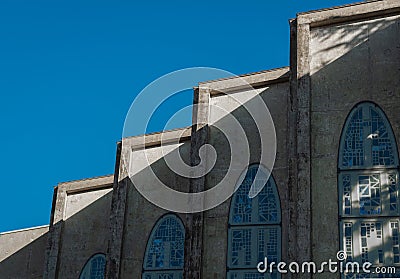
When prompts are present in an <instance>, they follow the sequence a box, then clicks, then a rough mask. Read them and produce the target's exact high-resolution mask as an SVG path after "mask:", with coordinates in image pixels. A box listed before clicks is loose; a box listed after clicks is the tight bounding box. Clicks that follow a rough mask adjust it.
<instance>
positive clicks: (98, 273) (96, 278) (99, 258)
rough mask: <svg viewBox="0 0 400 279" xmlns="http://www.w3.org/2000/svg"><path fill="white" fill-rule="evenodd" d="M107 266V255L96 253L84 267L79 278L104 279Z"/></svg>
mask: <svg viewBox="0 0 400 279" xmlns="http://www.w3.org/2000/svg"><path fill="white" fill-rule="evenodd" d="M105 267H106V255H104V254H101V253H99V254H95V255H94V256H92V257H91V258H90V259H89V260H88V261H87V263H86V264H85V266H84V267H83V269H82V272H81V275H80V276H79V279H103V278H104V272H105Z"/></svg>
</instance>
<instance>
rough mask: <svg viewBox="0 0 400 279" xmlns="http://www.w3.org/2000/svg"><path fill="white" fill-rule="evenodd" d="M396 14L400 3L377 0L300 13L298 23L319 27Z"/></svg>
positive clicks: (395, 0) (398, 11)
mask: <svg viewBox="0 0 400 279" xmlns="http://www.w3.org/2000/svg"><path fill="white" fill-rule="evenodd" d="M394 14H400V1H398V0H376V1H369V2H359V3H354V4H350V5H345V6H338V7H332V8H328V9H321V10H315V11H309V12H304V13H299V14H297V23H298V24H299V25H301V24H309V25H310V26H311V27H319V26H324V25H331V24H338V23H341V22H349V21H357V20H362V19H365V18H373V17H381V16H385V15H394Z"/></svg>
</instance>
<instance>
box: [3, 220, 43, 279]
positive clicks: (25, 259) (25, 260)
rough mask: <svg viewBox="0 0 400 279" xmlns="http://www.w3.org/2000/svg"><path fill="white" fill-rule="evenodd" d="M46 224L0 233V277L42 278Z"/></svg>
mask: <svg viewBox="0 0 400 279" xmlns="http://www.w3.org/2000/svg"><path fill="white" fill-rule="evenodd" d="M48 230H49V227H48V226H43V227H37V228H30V229H25V230H19V231H13V232H6V233H0V247H1V249H0V277H1V278H7V279H19V278H27V279H28V278H32V279H33V278H42V276H43V268H44V259H45V258H44V256H45V250H46V245H47V232H48Z"/></svg>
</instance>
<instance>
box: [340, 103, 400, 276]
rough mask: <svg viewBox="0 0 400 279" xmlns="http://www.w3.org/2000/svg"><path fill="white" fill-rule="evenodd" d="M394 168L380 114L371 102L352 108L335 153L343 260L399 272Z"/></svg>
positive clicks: (389, 130) (388, 135) (389, 138)
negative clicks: (337, 164)
mask: <svg viewBox="0 0 400 279" xmlns="http://www.w3.org/2000/svg"><path fill="white" fill-rule="evenodd" d="M398 166H399V164H398V153H397V146H396V142H395V140H394V135H393V131H392V128H391V126H390V124H389V121H388V120H387V118H386V116H385V114H384V113H383V111H382V110H381V109H380V108H379V107H378V106H376V105H375V104H373V103H370V102H365V103H361V104H359V105H357V106H356V107H355V108H354V109H353V110H352V111H351V113H350V115H349V116H348V118H347V121H346V124H345V127H344V130H343V133H342V138H341V141H340V150H339V166H338V169H339V175H338V183H339V213H340V219H341V222H340V223H341V224H340V228H341V247H342V250H344V251H346V253H347V256H348V257H347V261H357V262H359V263H364V262H370V263H372V264H373V265H374V266H393V265H395V266H399V267H400V265H399V263H400V258H399V257H400V256H399V253H400V251H399V240H398V225H399V222H400V218H399V214H400V212H399V199H398V194H399V187H398V179H399V173H398ZM377 277H379V276H376V275H367V274H348V275H346V278H377ZM395 277H396V276H395ZM397 277H398V276H397Z"/></svg>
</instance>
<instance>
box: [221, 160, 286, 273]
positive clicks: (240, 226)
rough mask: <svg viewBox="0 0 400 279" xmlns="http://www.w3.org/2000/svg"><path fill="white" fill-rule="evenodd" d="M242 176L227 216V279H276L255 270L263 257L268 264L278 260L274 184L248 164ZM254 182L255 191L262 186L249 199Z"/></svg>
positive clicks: (278, 219)
mask: <svg viewBox="0 0 400 279" xmlns="http://www.w3.org/2000/svg"><path fill="white" fill-rule="evenodd" d="M257 172H258V174H257ZM256 174H257V176H256ZM243 176H244V179H243V181H242V179H240V180H241V181H242V183H241V185H240V186H239V188H238V189H237V191H236V192H235V194H234V195H233V196H232V201H231V207H230V213H229V229H228V256H227V273H228V276H227V278H228V279H247V278H254V279H259V278H271V277H272V278H276V277H277V273H276V272H274V273H272V274H270V273H268V272H267V273H264V274H262V273H259V272H258V271H257V264H258V263H259V262H261V261H264V257H267V258H268V262H272V261H274V262H278V261H280V258H281V250H280V248H281V207H280V201H279V195H278V192H277V188H276V184H275V181H274V179H273V177H272V175H271V176H269V178H268V171H267V170H266V169H265V168H263V167H262V166H260V165H251V166H250V167H249V168H248V169H247V170H246V171H245V172H244V173H243V174H242V178H243ZM253 182H254V183H255V184H254V185H255V186H256V187H257V188H258V189H260V188H261V187H260V186H264V187H263V188H262V190H261V191H260V192H259V193H258V195H257V196H256V197H254V198H249V192H250V189H251V186H252V185H253Z"/></svg>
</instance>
